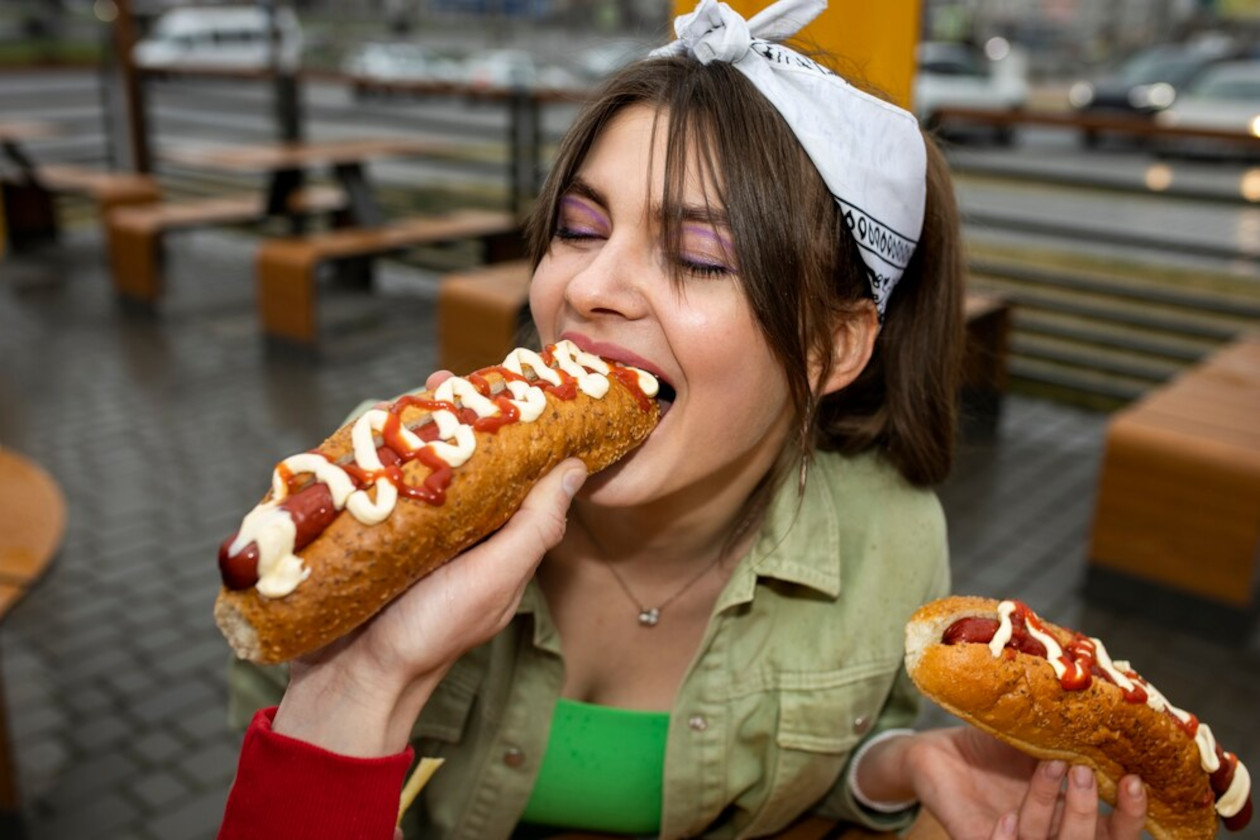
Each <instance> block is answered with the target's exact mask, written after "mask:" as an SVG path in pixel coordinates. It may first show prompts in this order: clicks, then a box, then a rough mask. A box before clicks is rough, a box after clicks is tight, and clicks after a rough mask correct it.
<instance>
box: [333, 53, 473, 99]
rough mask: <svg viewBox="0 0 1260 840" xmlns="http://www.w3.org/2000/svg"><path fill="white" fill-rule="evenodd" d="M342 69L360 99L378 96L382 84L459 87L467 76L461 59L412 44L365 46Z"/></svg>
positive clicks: (349, 58)
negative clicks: (399, 83)
mask: <svg viewBox="0 0 1260 840" xmlns="http://www.w3.org/2000/svg"><path fill="white" fill-rule="evenodd" d="M341 69H342V71H343V72H344V73H345V74H346V75H347V76H349V77H350V81H351V84H352V85H353V86H354V91H355V94H356V95H358V96H368V95H370V94H372V93H374V92H375V91H377V90H379V88H378V87H377V86H378V85H379V84H381V83H385V84H388V83H390V82H421V83H428V84H436V85H444V84H455V83H457V82H460V81H462V80H463V73H464V70H463V62H462V60H461V59H460V58H458V57H456V56H454V55H452V54H449V53H444V52H441V51H439V50H436V49H433V48H431V47H426V46H421V45H420V44H411V43H367V44H363V45H361V46H359V47H358V48H357V49H356V50H354V51H353V52H352V53H350V55H348V56H347V57H346V59H345V60H344V61H343V62H342V65H341Z"/></svg>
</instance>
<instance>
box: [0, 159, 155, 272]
mask: <svg viewBox="0 0 1260 840" xmlns="http://www.w3.org/2000/svg"><path fill="white" fill-rule="evenodd" d="M58 195H79V196H84V197H86V198H88V199H90V200H91V201H92V202H93V203H94V204H95V205H96V209H97V214H98V216H99V218H100V219H101V220H102V221H104V219H105V218H106V217H107V216H108V214H109V213H110V211H112V210H114V209H115V208H118V207H125V206H132V205H139V204H148V203H150V202H153V201H158V200H159V199H160V198H161V197H162V189H161V186H160V185H159V184H158V182H157V179H155V178H154V177H153V176H151V175H141V174H139V173H135V172H110V171H107V170H103V169H93V168H91V167H86V166H76V165H73V164H49V165H45V166H39V167H37V168H36V169H35V171H34V179H33V180H32V179H30V178H27V177H20V176H19V177H14V176H11V175H7V176H6V177H4V178H0V205H2V209H3V213H2V214H0V215H3V217H4V224H5V238H6V240H7V241H8V243H9V246H10V247H11V248H12V249H13V250H15V251H24V250H29V249H30V248H33V247H36V246H38V245H41V244H45V243H48V242H53V241H55V240H56V238H57V232H58V224H57V208H56V201H55V199H56V196H58Z"/></svg>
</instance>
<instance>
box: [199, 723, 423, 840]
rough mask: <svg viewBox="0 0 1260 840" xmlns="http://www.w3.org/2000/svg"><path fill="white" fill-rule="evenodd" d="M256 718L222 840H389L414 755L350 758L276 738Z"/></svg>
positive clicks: (231, 795) (243, 753) (229, 802)
mask: <svg viewBox="0 0 1260 840" xmlns="http://www.w3.org/2000/svg"><path fill="white" fill-rule="evenodd" d="M275 714H276V710H275V708H274V707H272V708H270V709H263V710H261V711H259V712H258V713H257V714H255V715H254V719H253V721H252V722H250V725H249V730H248V731H247V732H246V733H245V743H244V744H243V746H242V747H241V758H240V761H239V763H238V764H237V769H236V781H235V782H234V783H233V784H232V791H231V792H230V793H229V794H228V800H227V809H226V811H225V813H224V815H223V824H222V826H220V828H219V840H254V838H257V840H287V838H295V840H297V838H301V840H320V839H321V838H328V840H334V838H335V839H336V840H349V838H356V840H358V839H360V838H361V840H392V838H393V836H394V823H395V822H396V821H397V819H398V800H399V798H400V797H401V796H402V786H403V779H404V777H405V776H406V774H407V769H408V768H409V767H410V766H411V759H412V751H411V749H410V748H408V749H407V750H406V751H405V752H401V753H398V754H397V755H390V756H384V757H382V758H353V757H350V756H345V755H339V754H337V753H333V752H329V751H328V750H325V749H322V748H321V747H317V746H314V745H313V744H308V743H306V742H305V741H299V740H297V739H295V738H289V737H287V736H285V735H279V734H277V733H275V732H273V731H272V730H271V722H272V719H273V718H274V717H275Z"/></svg>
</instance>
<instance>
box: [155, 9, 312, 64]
mask: <svg viewBox="0 0 1260 840" xmlns="http://www.w3.org/2000/svg"><path fill="white" fill-rule="evenodd" d="M271 27H272V21H271V19H270V18H269V16H268V15H267V13H266V11H264V10H263V9H262V8H259V7H254V6H201V7H196V6H190V7H183V8H176V9H171V10H169V11H166V12H163V13H162V15H161V16H160V17H158V19H157V22H156V23H155V24H154V25H153V28H152V30H151V31H150V32H149V34H148V35H146V36H145V37H144V38H143V39H142V40H141V41H140V42H139V43H137V44H136V46H135V48H134V49H133V51H132V58H133V59H134V60H135V62H136V64H137V65H139V66H140V67H144V68H147V69H150V70H160V69H161V68H164V67H170V68H180V69H191V68H232V69H239V70H261V69H264V68H266V67H269V66H270V65H271V62H272V60H273V58H274V59H275V60H276V61H277V62H278V63H279V65H280V66H281V67H285V68H290V69H291V68H295V67H297V66H298V64H299V62H300V61H301V56H302V27H301V24H300V23H299V22H298V19H297V16H296V15H295V14H294V13H293V10H292V9H290V8H288V7H281V8H278V9H277V10H276V14H275V28H276V32H277V34H278V36H279V40H278V48H277V49H276V50H275V54H274V56H273V50H272V40H271Z"/></svg>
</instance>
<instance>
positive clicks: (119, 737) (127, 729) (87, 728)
mask: <svg viewBox="0 0 1260 840" xmlns="http://www.w3.org/2000/svg"><path fill="white" fill-rule="evenodd" d="M134 729H135V724H134V723H133V722H132V721H131V720H130V719H127V718H124V717H122V716H121V715H93V716H89V717H86V718H83V719H82V720H81V722H80V723H79V724H78V725H77V726H74V727H72V728H70V730H69V732H68V733H67V735H68V737H69V739H70V742H71V743H72V744H74V746H75V747H76V748H77V749H78V750H80V751H81V752H84V753H93V752H97V751H101V750H104V749H105V748H107V747H112V746H114V745H115V744H117V743H119V742H120V741H123V740H126V739H127V738H128V737H129V736H130V735H131V734H133V732H134Z"/></svg>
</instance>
